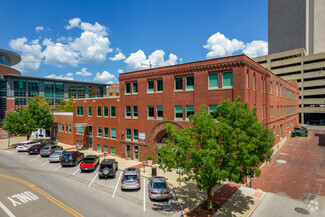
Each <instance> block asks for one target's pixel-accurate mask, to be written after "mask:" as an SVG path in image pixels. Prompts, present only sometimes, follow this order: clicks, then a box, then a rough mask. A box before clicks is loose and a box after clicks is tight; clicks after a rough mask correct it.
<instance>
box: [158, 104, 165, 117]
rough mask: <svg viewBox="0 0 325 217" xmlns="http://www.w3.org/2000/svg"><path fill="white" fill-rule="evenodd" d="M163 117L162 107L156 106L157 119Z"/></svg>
mask: <svg viewBox="0 0 325 217" xmlns="http://www.w3.org/2000/svg"><path fill="white" fill-rule="evenodd" d="M163 117H164V113H163V106H162V105H158V106H157V118H158V119H163Z"/></svg>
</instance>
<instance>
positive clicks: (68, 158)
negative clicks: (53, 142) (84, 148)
mask: <svg viewBox="0 0 325 217" xmlns="http://www.w3.org/2000/svg"><path fill="white" fill-rule="evenodd" d="M84 157H85V154H84V153H81V152H79V151H69V152H67V153H65V154H64V155H63V156H62V158H61V165H62V166H77V165H78V164H79V163H80V162H81V161H82V160H83V159H84Z"/></svg>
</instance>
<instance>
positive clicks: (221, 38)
mask: <svg viewBox="0 0 325 217" xmlns="http://www.w3.org/2000/svg"><path fill="white" fill-rule="evenodd" d="M203 47H204V48H206V49H208V50H209V52H208V53H207V55H206V58H207V59H210V58H216V57H223V56H230V55H232V54H233V53H234V52H236V51H242V52H243V53H244V54H246V55H247V56H249V57H252V58H253V57H257V56H262V55H267V52H268V51H267V50H268V46H267V42H266V41H255V40H254V41H252V42H250V43H246V44H244V42H242V41H239V40H237V39H232V40H230V39H228V38H227V37H225V35H224V34H221V33H220V32H217V33H215V34H213V35H212V36H210V38H209V39H208V41H207V44H206V45H204V46H203Z"/></svg>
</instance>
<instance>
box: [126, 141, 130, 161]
mask: <svg viewBox="0 0 325 217" xmlns="http://www.w3.org/2000/svg"><path fill="white" fill-rule="evenodd" d="M126 156H128V158H130V157H131V146H130V145H128V144H127V145H126Z"/></svg>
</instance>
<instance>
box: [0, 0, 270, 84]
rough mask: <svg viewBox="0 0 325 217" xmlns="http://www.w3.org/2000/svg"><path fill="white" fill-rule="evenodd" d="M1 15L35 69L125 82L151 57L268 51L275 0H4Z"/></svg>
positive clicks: (164, 59) (1, 41) (27, 70)
mask: <svg viewBox="0 0 325 217" xmlns="http://www.w3.org/2000/svg"><path fill="white" fill-rule="evenodd" d="M0 20H1V22H0V29H1V31H0V33H1V34H0V48H2V49H8V50H11V51H14V52H17V53H19V54H20V55H22V59H23V61H22V62H21V63H20V64H18V65H16V66H15V68H17V69H19V70H20V71H21V72H22V74H23V75H28V76H40V77H46V76H50V77H52V78H63V79H74V80H81V81H94V82H105V83H118V76H119V73H122V72H129V71H135V70H139V69H142V68H147V67H148V66H147V65H144V64H141V63H146V64H148V63H149V60H150V62H151V64H153V67H159V66H165V65H174V64H179V63H186V62H192V61H199V60H204V59H209V58H217V57H222V56H229V55H232V54H241V53H245V54H247V55H248V56H250V57H255V56H260V55H265V54H267V0H249V1H247V0H246V1H242V0H230V1H223V0H211V1H208V0H197V1H192V0H177V1H176V0H159V1H156V0H103V1H102V0H96V1H95V0H94V1H86V0H79V1H68V0H46V1H44V0H35V1H33V0H30V1H20V0H15V1H12V0H0Z"/></svg>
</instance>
